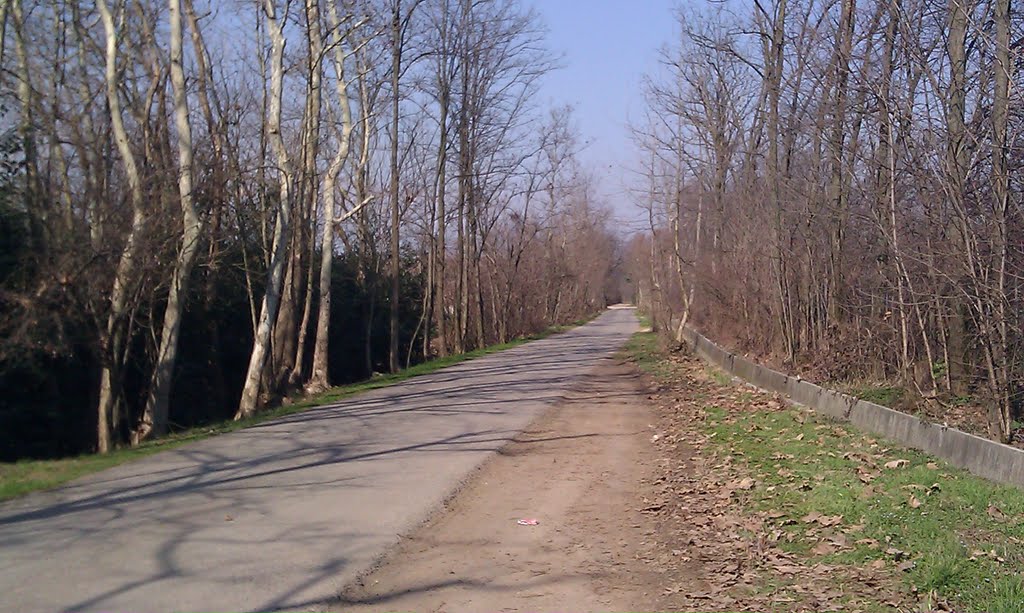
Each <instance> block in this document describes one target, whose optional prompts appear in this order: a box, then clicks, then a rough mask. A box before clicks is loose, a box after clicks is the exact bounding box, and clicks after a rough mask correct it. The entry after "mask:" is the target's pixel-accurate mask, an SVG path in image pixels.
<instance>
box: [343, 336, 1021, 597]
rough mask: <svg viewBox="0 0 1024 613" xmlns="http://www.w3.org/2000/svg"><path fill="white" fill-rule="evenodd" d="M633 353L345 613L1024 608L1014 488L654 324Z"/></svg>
mask: <svg viewBox="0 0 1024 613" xmlns="http://www.w3.org/2000/svg"><path fill="white" fill-rule="evenodd" d="M628 354H629V355H630V356H631V358H630V362H623V361H615V360H608V361H605V362H603V363H602V365H601V366H600V368H598V369H597V370H596V371H594V372H592V373H591V374H590V375H589V376H588V377H587V378H586V379H585V380H584V381H583V383H582V384H581V385H580V386H578V387H576V388H574V389H573V390H572V391H571V393H570V394H569V395H568V397H567V398H566V399H565V401H564V402H563V403H561V404H560V405H558V406H556V407H553V408H552V409H551V410H550V411H549V412H548V413H547V414H546V415H545V416H544V417H542V418H541V419H540V420H539V421H538V422H536V423H534V424H533V425H532V426H531V427H530V428H529V429H527V431H525V432H524V433H523V434H522V435H521V436H520V437H518V438H517V439H516V440H515V442H513V443H511V444H510V445H508V446H507V447H505V448H504V449H503V451H502V452H501V453H500V454H499V455H498V456H496V457H494V458H493V459H492V460H490V461H488V463H487V464H485V466H484V467H482V468H481V469H480V470H479V471H478V472H477V473H476V474H475V475H474V476H473V477H472V478H471V479H470V480H469V482H468V483H467V484H466V486H465V487H464V488H463V489H462V490H461V491H460V493H459V494H458V495H457V496H456V497H455V498H454V499H452V500H451V502H450V503H449V505H448V507H447V508H446V509H445V510H443V511H442V512H441V513H439V514H438V515H437V516H436V517H435V518H434V519H433V520H432V521H431V522H429V523H428V524H426V525H424V526H423V527H422V528H421V529H419V530H417V531H416V533H415V534H412V535H411V536H409V537H408V538H406V539H405V540H404V541H403V542H402V544H401V545H400V546H399V547H398V548H397V549H396V550H394V551H393V552H392V553H391V554H390V555H389V556H388V558H387V560H385V562H384V563H383V565H382V566H381V567H380V568H378V569H377V571H376V572H374V573H372V574H370V575H369V576H367V577H365V578H364V580H363V581H362V583H361V584H359V585H357V586H353V587H352V588H350V589H349V590H348V591H347V592H345V594H344V595H343V596H344V597H343V599H342V600H340V601H338V602H336V603H335V606H334V608H335V609H342V610H345V611H357V612H358V611H385V610H387V611H396V610H403V611H484V610H487V611H610V610H619V611H623V610H634V611H636V610H649V611H653V610H676V611H760V612H780V613H781V612H791V611H815V612H818V611H843V612H860V613H869V612H883V611H885V612H889V611H902V612H909V611H915V612H920V611H933V610H953V609H952V607H954V606H955V610H957V611H989V612H992V611H998V612H1001V613H1009V612H1012V611H1020V609H1019V608H1018V607H1019V602H1022V601H1024V599H1022V598H1019V597H1018V594H1021V593H1024V592H1018V590H1021V589H1024V587H1022V584H1021V580H1020V578H1019V576H1015V575H1014V573H1013V569H1014V568H1019V567H1020V564H1021V563H1024V549H1022V547H1021V542H1022V539H1021V538H1020V537H1022V536H1024V522H1020V521H1017V520H1016V519H1013V518H1014V517H1017V516H1019V515H1021V511H1024V506H1022V504H1024V496H1021V495H1020V493H1019V492H1018V491H1016V490H1012V489H1008V488H999V487H997V486H992V485H990V484H986V483H984V482H982V481H981V480H977V479H974V478H973V477H970V476H969V475H966V474H964V473H962V472H958V471H956V470H953V469H951V468H950V467H948V466H945V465H943V464H941V463H935V462H933V461H932V459H931V458H928V457H926V456H923V455H921V454H915V453H912V452H908V451H907V450H905V449H901V448H898V447H893V446H890V445H887V444H886V443H885V442H884V441H877V440H874V439H872V438H870V437H867V436H864V435H863V434H861V433H857V432H855V431H852V430H849V429H846V428H844V427H842V426H839V425H836V424H833V423H831V422H819V421H817V420H816V419H815V417H814V416H813V415H811V414H809V413H806V412H804V411H802V410H800V409H798V408H795V407H792V406H789V405H787V404H786V403H785V402H784V400H783V399H782V398H779V397H777V396H773V395H770V394H765V393H761V392H758V391H757V390H753V389H752V388H748V387H744V386H739V385H736V384H735V383H733V382H731V381H730V380H729V379H728V378H727V377H724V376H723V375H722V374H721V373H718V372H717V371H714V370H711V369H709V368H708V367H706V366H705V365H704V364H703V363H701V362H700V361H698V360H696V359H693V358H688V357H685V356H680V355H674V354H667V353H665V352H664V351H662V350H661V349H660V347H657V341H656V340H655V339H654V338H653V336H652V335H638V336H637V337H634V341H632V342H631V344H630V347H629V349H628ZM641 369H642V371H643V374H641ZM973 500H982V501H984V502H983V505H987V506H982V507H980V509H978V508H974V507H972V506H971V505H972V502H971V501H973ZM519 519H537V520H539V522H540V523H539V524H538V525H536V526H521V525H518V524H517V523H516V522H517V520H519ZM1015 577H1016V578H1015ZM965 604H966V605H967V606H963V605H965Z"/></svg>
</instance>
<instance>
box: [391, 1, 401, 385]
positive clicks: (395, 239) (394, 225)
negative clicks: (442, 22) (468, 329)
mask: <svg viewBox="0 0 1024 613" xmlns="http://www.w3.org/2000/svg"><path fill="white" fill-rule="evenodd" d="M394 2H395V5H394V11H395V12H394V14H393V15H392V19H391V95H392V99H391V189H390V193H391V274H390V275H389V276H390V281H391V304H390V307H391V308H390V311H389V314H390V318H389V322H390V326H389V329H390V334H389V344H388V367H389V370H390V371H391V372H398V370H399V368H400V365H399V360H398V306H399V305H398V283H399V274H400V254H399V252H398V251H399V248H400V246H401V241H400V237H399V235H398V211H399V207H400V206H401V205H400V203H399V201H398V200H399V198H398V106H399V105H398V103H399V92H398V87H399V84H400V83H399V82H400V77H401V71H402V0H394Z"/></svg>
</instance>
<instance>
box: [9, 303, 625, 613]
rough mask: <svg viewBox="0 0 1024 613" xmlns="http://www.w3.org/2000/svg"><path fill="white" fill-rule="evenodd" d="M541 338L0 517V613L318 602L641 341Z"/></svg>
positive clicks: (15, 504) (604, 322)
mask: <svg viewBox="0 0 1024 613" xmlns="http://www.w3.org/2000/svg"><path fill="white" fill-rule="evenodd" d="M637 327H638V326H637V318H636V315H635V310H634V309H631V308H616V309H610V310H608V311H606V312H605V313H604V314H602V315H601V316H600V317H598V318H597V319H596V320H594V321H593V322H591V323H589V324H587V325H585V326H581V327H579V328H576V329H573V330H570V331H568V332H565V333H563V334H559V335H557V336H553V337H550V338H547V339H543V340H539V341H534V342H531V343H528V344H526V345H523V346H520V347H517V348H514V349H510V350H508V351H504V352H501V353H497V354H493V355H490V356H486V357H482V358H478V359H476V360H473V361H470V362H465V363H463V364H459V365H456V366H453V367H450V368H447V369H444V370H442V371H438V372H436V373H433V374H430V375H425V376H421V377H416V378H414V379H410V380H407V381H405V382H402V383H399V384H396V385H394V386H392V387H388V388H383V389H378V390H374V391H371V392H367V393H364V394H360V395H358V396H355V397H352V398H351V399H348V400H345V401H343V402H340V403H338V404H335V405H329V406H325V407H322V408H318V409H313V410H310V411H306V412H304V413H300V414H296V415H292V416H290V417H286V418H283V419H280V420H276V421H272V422H267V423H264V424H260V425H257V426H254V427H251V428H247V429H245V430H241V431H238V432H234V433H230V434H225V435H222V436H217V437H214V438H211V439H207V440H204V441H200V442H197V443H194V444H191V445H188V446H185V447H181V448H178V449H176V450H173V451H167V452H163V453H160V454H157V455H154V456H150V457H147V458H145V459H141V460H138V461H136V462H132V463H129V464H125V465H122V466H119V467H117V468H113V469H110V470H108V471H105V472H102V473H99V474H97V475H94V476H92V477H88V478H85V479H82V480H79V481H76V482H74V483H73V484H71V485H68V486H66V487H63V488H60V489H57V490H54V491H51V492H45V493H39V494H34V495H30V496H27V497H25V498H22V499H18V500H15V501H12V502H8V503H5V504H2V505H0V610H4V611H17V612H19V613H35V612H53V611H130V612H133V613H145V612H165V611H167V612H169V611H277V610H289V609H305V610H308V609H311V608H318V607H320V606H322V605H325V604H326V603H328V602H329V601H330V600H331V599H332V598H333V597H335V596H337V595H338V594H339V593H340V592H341V590H342V588H343V587H344V586H345V585H347V584H349V583H350V582H352V581H353V580H354V579H356V578H357V577H358V576H359V575H360V574H361V573H364V572H366V571H367V570H368V569H370V568H371V567H372V566H373V565H374V564H375V563H376V562H377V561H378V560H379V559H380V558H381V557H382V556H383V555H384V554H385V553H386V552H387V551H388V550H389V548H391V547H392V546H394V544H395V543H396V542H397V541H398V538H399V536H400V535H401V534H404V533H406V532H408V531H410V530H412V529H413V528H414V527H416V526H417V525H419V524H420V523H422V522H423V521H424V520H425V519H427V518H428V517H429V515H430V514H431V513H432V512H433V511H434V510H435V509H437V508H438V507H439V506H440V504H441V503H442V502H443V501H444V500H445V499H446V498H447V497H448V496H450V495H451V493H452V492H453V491H455V490H456V489H457V488H458V486H459V484H460V483H461V482H462V481H463V480H464V479H465V478H466V477H467V475H469V474H470V472H471V471H472V470H473V469H474V468H475V467H476V466H478V465H479V464H480V463H481V462H482V461H483V460H485V459H486V458H487V456H488V455H489V454H491V453H494V452H495V451H497V450H498V449H499V448H500V447H501V446H502V445H503V444H505V443H506V442H507V441H509V440H510V439H511V438H512V437H514V436H515V435H516V434H518V433H519V432H521V431H522V430H523V429H524V428H525V427H526V426H527V425H528V424H529V423H530V422H531V421H532V420H533V419H535V418H536V417H538V416H539V415H540V414H541V413H542V412H543V411H544V409H545V408H546V407H548V406H550V405H551V404H553V403H556V402H558V401H559V399H560V398H561V397H562V394H563V393H564V392H565V391H566V390H567V389H568V388H569V387H570V386H571V385H572V384H573V383H574V382H575V381H577V380H579V379H580V378H581V377H582V376H583V375H584V374H586V373H587V372H589V371H591V370H592V369H593V368H595V367H596V366H597V365H598V364H599V363H600V361H601V360H602V359H604V358H608V357H610V356H611V355H612V354H613V353H614V352H615V351H616V350H617V349H618V348H619V347H621V346H622V345H623V343H625V341H626V340H627V339H628V338H629V336H630V335H631V334H632V333H633V332H634V331H635V330H636V329H637Z"/></svg>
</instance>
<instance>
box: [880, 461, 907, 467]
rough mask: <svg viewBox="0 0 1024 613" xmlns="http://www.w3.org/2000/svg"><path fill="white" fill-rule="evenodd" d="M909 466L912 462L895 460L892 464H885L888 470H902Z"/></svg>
mask: <svg viewBox="0 0 1024 613" xmlns="http://www.w3.org/2000/svg"><path fill="white" fill-rule="evenodd" d="M908 464H910V460H893V461H891V462H886V463H885V467H886V468H890V469H892V468H902V467H904V466H906V465H908Z"/></svg>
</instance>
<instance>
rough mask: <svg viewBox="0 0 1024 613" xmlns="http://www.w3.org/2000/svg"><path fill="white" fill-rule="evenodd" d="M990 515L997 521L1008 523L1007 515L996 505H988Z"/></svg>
mask: <svg viewBox="0 0 1024 613" xmlns="http://www.w3.org/2000/svg"><path fill="white" fill-rule="evenodd" d="M987 511H988V515H989V517H991V518H992V519H994V520H996V521H1006V514H1005V513H1003V512H1002V511H1000V510H999V507H997V506H995V505H994V504H990V505H988V509H987Z"/></svg>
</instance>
